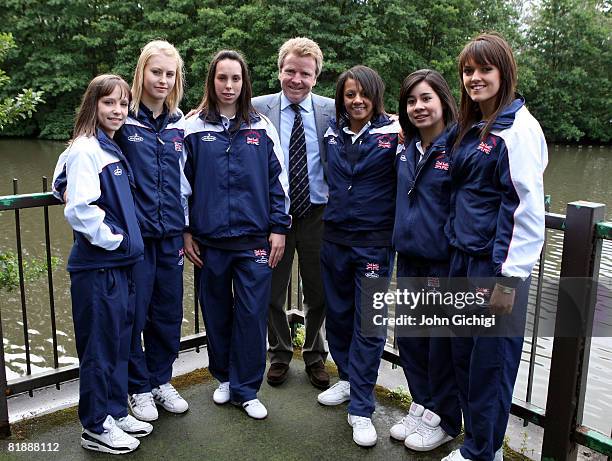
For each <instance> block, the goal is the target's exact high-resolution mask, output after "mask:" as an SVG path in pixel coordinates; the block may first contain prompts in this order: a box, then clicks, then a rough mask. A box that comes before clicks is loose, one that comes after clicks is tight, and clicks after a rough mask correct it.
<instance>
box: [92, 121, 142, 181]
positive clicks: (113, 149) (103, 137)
mask: <svg viewBox="0 0 612 461" xmlns="http://www.w3.org/2000/svg"><path fill="white" fill-rule="evenodd" d="M96 139H97V140H98V143H99V144H100V148H102V150H104V151H106V152H109V153H111V154H113V155H115V156H116V157H118V158H119V160H121V161H122V162H123V164H124V165H125V168H126V170H127V175H128V179H129V181H130V186H132V188H133V189H135V188H136V183H135V182H134V175H133V174H132V167H131V166H130V162H128V161H127V158H125V155H123V152H122V151H121V149H120V148H119V146H118V145H117V143H116V142H115V141H114V140H113V139H112V138H109V137H108V135H107V134H106V133H105V132H104V130H102V129H100V128H98V129H96Z"/></svg>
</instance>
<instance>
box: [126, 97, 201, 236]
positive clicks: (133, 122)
mask: <svg viewBox="0 0 612 461" xmlns="http://www.w3.org/2000/svg"><path fill="white" fill-rule="evenodd" d="M184 129H185V118H184V117H183V113H182V112H181V111H180V110H179V111H178V113H175V114H169V113H168V111H167V110H166V111H165V112H164V113H162V115H160V116H159V117H158V119H157V120H155V119H154V118H153V113H152V112H151V111H150V110H149V109H148V108H147V107H146V106H144V105H143V104H141V105H140V108H139V109H138V113H133V112H132V113H130V116H129V117H128V119H127V120H126V122H125V125H124V126H123V127H122V128H121V129H120V130H119V131H118V132H117V133H116V134H115V140H116V142H117V144H118V145H119V147H120V148H121V150H122V151H123V153H124V154H125V156H126V158H127V159H128V161H129V162H130V165H131V166H132V169H133V170H134V179H135V182H136V189H135V191H134V200H135V202H136V214H137V216H138V221H139V222H140V229H141V231H142V235H143V237H154V238H162V237H167V236H172V235H181V234H182V233H183V230H184V229H185V226H186V219H187V216H188V213H187V197H188V196H189V195H190V193H191V189H190V188H189V183H188V182H187V179H186V178H185V175H184V173H183V168H184V166H185V160H186V154H185V151H184V149H183V133H184Z"/></svg>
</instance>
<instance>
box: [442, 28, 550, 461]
mask: <svg viewBox="0 0 612 461" xmlns="http://www.w3.org/2000/svg"><path fill="white" fill-rule="evenodd" d="M459 74H460V78H461V82H462V87H461V107H460V114H459V128H458V137H457V140H456V141H455V143H454V148H453V152H452V164H451V176H452V186H451V210H450V217H449V221H448V226H447V235H448V238H449V241H450V244H451V247H452V250H451V265H450V276H451V277H452V278H458V277H465V278H467V281H468V282H467V285H468V289H471V290H477V291H479V292H480V293H486V294H487V295H489V296H490V299H489V302H488V304H489V305H488V309H489V311H490V312H491V313H494V314H497V315H498V320H499V321H500V322H508V323H512V322H514V323H515V324H518V326H519V328H518V329H516V330H515V331H514V332H512V333H510V334H508V335H506V336H505V337H493V336H492V335H480V336H472V337H456V338H453V339H452V352H453V363H454V366H455V372H456V375H457V383H458V385H459V391H460V400H461V407H462V411H463V419H464V423H465V440H464V442H463V445H462V446H461V447H460V449H458V450H455V451H453V452H452V453H450V454H449V455H448V456H447V457H445V458H444V460H445V461H455V460H457V461H462V460H466V459H467V460H473V461H492V460H496V461H498V460H501V459H502V451H501V446H502V443H503V439H504V433H505V430H506V425H507V423H508V415H509V412H510V405H511V403H512V391H513V387H514V383H515V380H516V375H517V372H518V368H519V363H520V359H521V349H522V344H523V337H522V336H519V335H522V332H523V329H524V325H525V318H526V309H527V296H528V291H529V284H530V274H531V270H532V268H533V266H534V265H535V263H536V261H537V260H538V257H539V255H540V251H541V249H542V244H543V241H544V230H545V228H544V188H543V174H544V168H545V167H546V164H547V159H548V156H547V148H546V141H545V139H544V135H543V133H542V130H541V128H540V125H539V124H538V122H537V120H535V119H534V118H533V116H532V115H531V114H530V113H529V111H528V110H527V108H526V107H525V101H524V99H523V98H522V97H520V96H519V95H517V94H516V93H515V90H516V82H517V80H516V64H515V61H514V57H513V55H512V50H511V49H510V47H509V45H508V43H507V42H506V41H505V40H504V39H503V38H502V37H501V36H500V35H498V34H482V35H479V36H478V37H476V38H475V39H473V40H472V41H470V42H469V43H468V44H467V45H466V46H465V48H464V49H463V51H462V52H461V54H460V55H459ZM510 314H511V315H510ZM519 330H520V331H519Z"/></svg>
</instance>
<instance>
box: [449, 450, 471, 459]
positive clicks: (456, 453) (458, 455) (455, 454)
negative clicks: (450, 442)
mask: <svg viewBox="0 0 612 461" xmlns="http://www.w3.org/2000/svg"><path fill="white" fill-rule="evenodd" d="M442 461H472V460H471V459H469V458H464V457H463V456H462V455H461V452H460V451H459V449H458V448H457V449H456V450H453V451H451V452H450V453H449V454H448V455H446V456H445V457H444V458H442Z"/></svg>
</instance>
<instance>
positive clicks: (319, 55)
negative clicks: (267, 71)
mask: <svg viewBox="0 0 612 461" xmlns="http://www.w3.org/2000/svg"><path fill="white" fill-rule="evenodd" d="M291 53H293V54H295V55H296V56H298V57H300V58H303V57H305V56H310V57H311V58H314V60H315V69H316V77H317V78H318V77H319V75H321V69H323V52H322V51H321V48H319V45H318V44H317V42H315V41H313V40H311V39H309V38H306V37H295V38H292V39H290V40H287V41H286V42H285V43H283V45H282V46H281V47H280V50H278V71H279V72H280V71H281V69H282V67H283V63H284V61H285V58H286V57H287V56H288V55H289V54H291Z"/></svg>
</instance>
